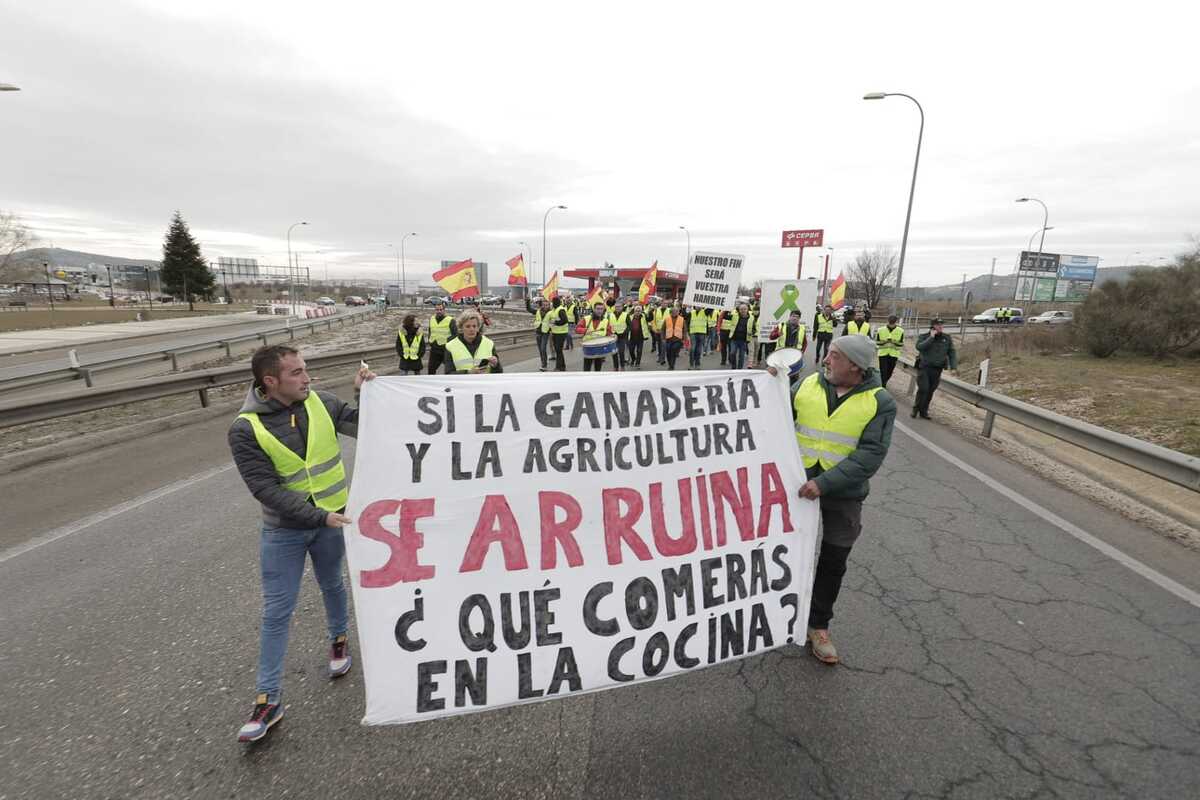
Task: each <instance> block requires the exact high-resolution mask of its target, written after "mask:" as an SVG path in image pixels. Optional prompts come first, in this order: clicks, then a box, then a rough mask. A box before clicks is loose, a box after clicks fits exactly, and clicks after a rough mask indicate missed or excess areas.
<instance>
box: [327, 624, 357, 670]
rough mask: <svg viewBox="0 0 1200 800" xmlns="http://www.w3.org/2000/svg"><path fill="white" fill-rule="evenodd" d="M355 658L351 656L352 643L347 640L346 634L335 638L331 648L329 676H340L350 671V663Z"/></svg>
mask: <svg viewBox="0 0 1200 800" xmlns="http://www.w3.org/2000/svg"><path fill="white" fill-rule="evenodd" d="M352 661H353V659H351V658H350V643H349V642H347V641H346V634H344V633H343V634H342V635H341V636H339V637H337V638H336V639H334V640H333V645H332V646H330V648H329V677H330V678H340V677H342V676H343V675H345V674H346V673H347V672H349V671H350V664H351V663H352Z"/></svg>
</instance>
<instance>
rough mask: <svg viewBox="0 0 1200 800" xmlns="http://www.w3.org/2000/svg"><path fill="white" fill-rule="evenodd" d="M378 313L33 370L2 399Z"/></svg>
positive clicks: (5, 388)
mask: <svg viewBox="0 0 1200 800" xmlns="http://www.w3.org/2000/svg"><path fill="white" fill-rule="evenodd" d="M375 313H377V309H375V308H374V307H369V308H366V309H363V310H361V311H357V312H350V313H346V314H342V315H337V316H334V315H332V314H329V315H326V316H324V317H321V318H313V319H311V320H309V321H307V322H292V323H290V324H286V325H284V324H281V325H279V326H278V327H275V328H270V329H267V330H258V331H255V332H253V333H244V334H239V335H237V336H218V337H214V338H213V339H211V340H208V341H204V342H197V343H196V344H190V345H185V346H182V347H172V348H165V349H164V348H150V349H144V350H140V351H137V352H133V353H125V354H122V355H119V356H115V357H113V358H108V359H100V360H96V361H89V362H88V363H86V364H80V365H78V366H66V367H57V368H52V369H42V370H38V369H31V370H30V371H29V372H26V373H24V374H20V375H17V376H14V377H10V378H6V379H2V380H0V395H3V394H4V393H5V392H11V391H15V390H18V389H27V388H29V387H31V386H48V385H52V384H57V383H64V382H69V381H76V380H82V381H83V383H84V385H85V386H87V387H88V388H91V387H92V386H93V384H94V378H95V377H96V375H97V373H100V372H105V371H107V370H113V369H120V368H122V367H130V366H135V365H137V364H145V363H153V362H156V361H170V362H171V370H172V371H173V372H178V371H179V357H180V356H183V355H189V354H192V353H199V352H203V351H207V350H224V352H225V355H226V356H231V355H232V354H233V352H232V345H235V344H240V343H243V342H251V341H255V340H259V341H261V342H263V343H264V344H265V343H266V342H267V340H268V339H269V338H272V337H277V336H282V335H285V334H286V335H287V336H288V338H289V339H295V338H296V333H297V332H304V331H307V332H308V333H313V332H314V331H316V330H317V329H318V328H322V327H323V328H325V329H326V330H332V329H333V326H334V325H335V324H336V325H339V326H345V324H346V323H347V322H352V323H357V322H361V321H362V320H363V319H365V318H366V317H367V316H368V315H371V314H375Z"/></svg>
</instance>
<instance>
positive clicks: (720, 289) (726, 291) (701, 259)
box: [683, 253, 746, 311]
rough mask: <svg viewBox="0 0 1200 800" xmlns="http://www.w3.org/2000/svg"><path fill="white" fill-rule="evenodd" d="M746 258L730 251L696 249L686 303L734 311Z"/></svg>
mask: <svg viewBox="0 0 1200 800" xmlns="http://www.w3.org/2000/svg"><path fill="white" fill-rule="evenodd" d="M745 261H746V257H745V256H734V255H729V254H728V253H692V260H691V262H690V263H689V264H688V281H687V288H686V289H685V290H684V292H683V304H684V305H685V306H689V307H691V308H720V309H724V310H726V311H732V310H733V307H734V305H735V304H736V303H737V292H738V286H739V285H741V282H742V265H743V264H744V263H745Z"/></svg>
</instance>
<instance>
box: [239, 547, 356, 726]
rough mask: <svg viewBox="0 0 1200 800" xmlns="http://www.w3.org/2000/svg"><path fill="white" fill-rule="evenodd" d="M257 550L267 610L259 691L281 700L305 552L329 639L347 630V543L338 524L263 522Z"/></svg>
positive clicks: (265, 613) (270, 697) (273, 700)
mask: <svg viewBox="0 0 1200 800" xmlns="http://www.w3.org/2000/svg"><path fill="white" fill-rule="evenodd" d="M258 553H259V560H260V563H261V565H262V589H263V613H262V638H261V644H260V649H259V655H258V690H257V691H258V692H259V693H262V692H266V693H267V697H268V702H271V703H278V702H279V696H280V690H281V687H280V683H281V682H282V680H283V657H284V655H286V654H287V644H288V630H289V628H290V627H291V621H292V612H293V611H294V610H295V609H296V598H297V597H298V596H299V594H300V578H301V577H302V576H303V575H304V558H305V556H306V555H310V556H311V557H312V562H313V572H315V573H316V576H317V585H318V586H320V587H321V598H322V599H323V600H324V601H325V619H326V621H327V622H328V624H329V639H330V641H332V640H333V639H335V638H337V637H338V636H341V635H342V634H344V633H345V632H346V626H347V624H348V622H349V610H348V607H347V603H346V584H345V583H344V582H343V581H342V562H343V561H344V560H345V558H346V543H345V540H344V539H342V531H341V530H340V529H339V528H309V529H306V530H297V529H295V528H268V527H265V526H264V527H263V529H262V534H261V536H260V538H259V549H258Z"/></svg>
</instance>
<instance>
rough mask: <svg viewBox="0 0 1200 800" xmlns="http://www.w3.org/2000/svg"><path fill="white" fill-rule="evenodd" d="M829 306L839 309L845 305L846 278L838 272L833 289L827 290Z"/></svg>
mask: <svg viewBox="0 0 1200 800" xmlns="http://www.w3.org/2000/svg"><path fill="white" fill-rule="evenodd" d="M829 305H831V306H833V307H834V308H841V307H842V306H844V305H846V276H845V274H843V273H841V272H839V273H838V276H837V280H836V281H834V282H833V287H832V288H831V289H830V290H829Z"/></svg>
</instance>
